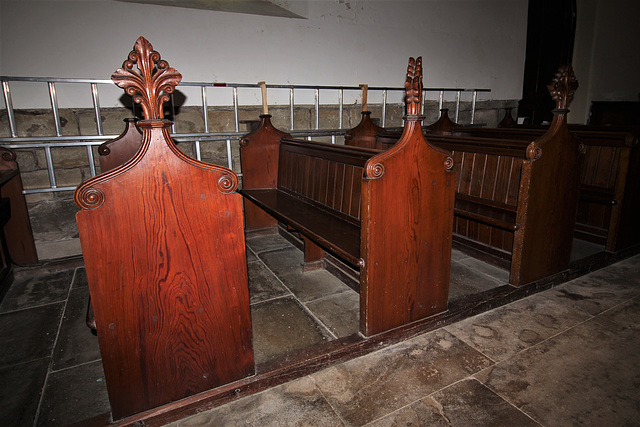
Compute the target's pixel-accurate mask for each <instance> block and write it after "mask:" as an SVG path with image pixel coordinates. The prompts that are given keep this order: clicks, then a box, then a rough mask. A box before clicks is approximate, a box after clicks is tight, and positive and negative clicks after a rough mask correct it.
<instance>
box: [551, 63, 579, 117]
mask: <svg viewBox="0 0 640 427" xmlns="http://www.w3.org/2000/svg"><path fill="white" fill-rule="evenodd" d="M547 89H549V93H550V94H551V98H552V99H553V100H554V101H556V109H558V110H566V109H567V108H568V107H569V104H571V101H572V100H573V95H574V94H575V93H576V89H578V80H576V75H575V74H574V73H573V67H572V66H571V64H569V65H563V66H561V67H560V68H559V69H558V71H557V72H556V75H555V77H554V78H553V80H552V81H551V83H549V84H548V85H547Z"/></svg>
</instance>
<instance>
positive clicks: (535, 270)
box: [509, 65, 584, 285]
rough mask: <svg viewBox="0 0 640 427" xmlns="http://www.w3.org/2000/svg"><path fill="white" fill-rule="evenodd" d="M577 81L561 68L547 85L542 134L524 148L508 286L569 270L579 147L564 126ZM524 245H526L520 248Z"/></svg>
mask: <svg viewBox="0 0 640 427" xmlns="http://www.w3.org/2000/svg"><path fill="white" fill-rule="evenodd" d="M577 88H578V81H577V80H576V78H575V75H574V74H573V69H572V68H571V66H570V65H569V66H563V67H561V68H560V69H559V70H558V71H557V72H556V75H555V78H554V79H553V80H552V82H551V83H550V84H549V85H548V89H549V93H550V94H551V97H552V99H553V100H554V101H555V102H556V108H555V109H554V110H553V111H552V113H553V120H552V122H551V125H550V126H549V129H548V130H547V132H545V133H544V135H542V136H541V137H540V138H538V139H536V140H535V141H534V142H532V143H531V144H529V146H528V147H527V162H526V166H528V167H525V168H523V173H522V178H521V181H520V195H519V203H520V204H521V205H522V208H523V209H522V211H521V212H520V209H519V213H518V222H519V223H521V230H520V232H517V233H516V235H515V237H514V245H513V255H512V261H511V275H510V279H509V280H510V282H511V284H513V285H521V284H526V283H531V282H533V281H535V280H538V279H542V278H544V277H547V276H550V275H552V274H555V273H559V272H561V271H563V270H565V269H567V268H569V262H570V259H571V248H572V245H573V235H574V232H573V230H574V228H575V223H576V216H577V209H578V198H579V196H580V174H581V167H582V161H583V154H584V146H583V145H582V144H581V143H580V142H579V140H578V138H576V137H575V135H572V134H571V133H570V132H569V129H568V126H567V113H568V112H569V110H568V106H569V104H570V103H571V101H572V100H573V96H574V93H575V90H576V89H577ZM524 242H526V244H525V243H524Z"/></svg>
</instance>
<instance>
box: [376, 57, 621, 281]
mask: <svg viewBox="0 0 640 427" xmlns="http://www.w3.org/2000/svg"><path fill="white" fill-rule="evenodd" d="M576 88H577V81H576V80H575V76H574V75H573V71H572V69H571V67H570V66H567V67H561V68H560V70H559V71H558V73H556V77H555V79H554V80H553V81H552V83H551V84H550V85H549V90H550V93H551V94H552V96H553V97H554V99H555V100H556V102H557V108H556V110H554V121H553V122H552V125H551V126H550V127H549V128H548V129H547V130H546V132H544V133H535V132H528V133H527V132H525V133H522V134H519V135H515V134H510V133H509V132H508V131H507V132H505V131H504V130H503V129H493V130H491V132H494V133H493V134H492V137H489V136H488V134H487V133H483V131H482V130H479V131H477V133H476V128H469V130H470V131H469V132H468V133H466V130H467V129H466V128H465V133H462V132H461V131H459V129H462V127H456V126H455V124H453V123H452V122H450V121H447V120H446V119H443V118H444V117H445V115H444V114H443V116H442V117H441V119H442V122H443V123H444V124H445V125H446V124H447V123H448V126H444V125H442V126H438V127H437V129H439V131H438V132H437V134H435V133H434V134H430V133H428V132H427V136H428V140H429V141H430V142H431V143H432V144H434V145H436V146H438V147H441V148H443V149H446V150H449V151H451V152H452V153H453V158H454V163H455V169H456V172H457V176H458V178H457V181H456V202H455V210H454V212H455V215H456V220H455V222H454V236H453V237H454V239H455V240H456V242H458V243H459V244H460V245H461V248H463V249H464V250H466V251H468V252H470V253H472V254H474V255H476V256H481V257H482V258H484V259H485V260H487V261H490V262H493V263H494V264H496V265H499V266H502V267H508V268H509V269H510V279H509V281H510V283H511V284H512V285H515V286H522V285H524V284H526V283H530V282H532V281H535V280H539V279H541V278H543V277H547V276H549V275H552V274H556V273H558V272H560V271H562V270H564V269H566V268H568V265H569V257H570V252H571V245H572V240H573V229H574V224H575V219H576V211H577V203H578V195H579V191H578V186H579V183H580V181H579V173H580V166H581V161H582V156H581V154H580V151H581V148H582V145H581V144H580V142H579V141H578V139H577V138H576V137H575V136H574V135H572V134H571V133H569V130H568V126H567V123H566V114H567V111H568V110H566V106H567V105H568V104H569V102H570V101H571V99H572V98H573V93H574V92H575V89H576ZM445 128H446V129H445ZM448 129H452V130H453V132H449V130H448ZM447 133H451V134H447ZM496 135H501V137H496ZM379 136H380V137H382V138H384V139H385V140H387V141H388V140H390V139H391V138H392V135H391V134H390V133H389V132H387V133H383V134H382V135H379ZM607 162H608V163H609V164H610V163H611V162H612V160H611V159H608V160H607Z"/></svg>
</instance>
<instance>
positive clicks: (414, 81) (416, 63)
mask: <svg viewBox="0 0 640 427" xmlns="http://www.w3.org/2000/svg"><path fill="white" fill-rule="evenodd" d="M404 87H405V91H406V103H407V114H409V115H417V114H420V102H421V100H422V57H421V56H419V57H418V59H417V60H415V59H414V58H409V65H408V66H407V79H406V81H405V82H404Z"/></svg>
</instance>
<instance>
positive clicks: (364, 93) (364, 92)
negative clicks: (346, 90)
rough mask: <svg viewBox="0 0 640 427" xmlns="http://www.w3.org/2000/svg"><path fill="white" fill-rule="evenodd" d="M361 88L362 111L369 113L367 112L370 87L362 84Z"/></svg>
mask: <svg viewBox="0 0 640 427" xmlns="http://www.w3.org/2000/svg"><path fill="white" fill-rule="evenodd" d="M360 87H361V88H362V111H369V110H367V92H369V85H367V84H362V85H360Z"/></svg>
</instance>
